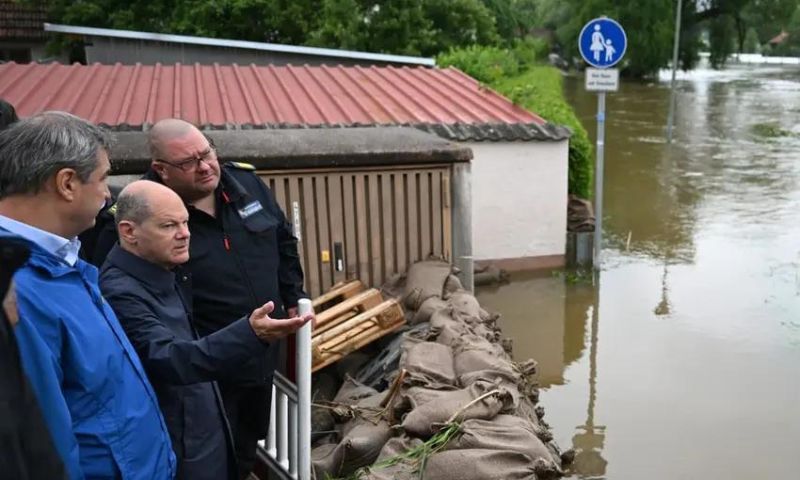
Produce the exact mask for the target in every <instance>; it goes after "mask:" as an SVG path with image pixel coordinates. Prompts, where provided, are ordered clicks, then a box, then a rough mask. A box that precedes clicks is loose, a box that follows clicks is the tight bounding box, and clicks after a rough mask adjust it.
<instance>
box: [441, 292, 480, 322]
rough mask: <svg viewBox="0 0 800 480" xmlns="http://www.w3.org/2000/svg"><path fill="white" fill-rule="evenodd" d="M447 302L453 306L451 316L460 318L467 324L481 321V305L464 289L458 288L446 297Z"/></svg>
mask: <svg viewBox="0 0 800 480" xmlns="http://www.w3.org/2000/svg"><path fill="white" fill-rule="evenodd" d="M447 302H448V303H449V304H450V305H451V306H452V307H453V318H456V319H459V320H462V321H464V322H467V323H469V324H474V323H481V322H482V321H483V318H482V317H481V311H482V310H483V309H482V308H481V305H480V304H479V303H478V300H477V299H476V298H475V297H474V296H473V295H472V294H471V293H469V292H467V291H466V290H458V291H456V292H453V293H452V294H451V295H450V297H449V298H448V299H447Z"/></svg>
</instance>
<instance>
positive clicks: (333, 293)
mask: <svg viewBox="0 0 800 480" xmlns="http://www.w3.org/2000/svg"><path fill="white" fill-rule="evenodd" d="M362 291H364V284H363V283H361V280H353V281H352V282H347V283H341V284H337V285H334V286H333V287H332V288H331V289H330V290H329V291H327V292H325V293H323V294H322V295H321V296H319V297H317V298H315V299H314V300H313V301H312V302H311V306H312V307H314V310H315V311H316V310H318V309H320V307H321V306H323V305H325V304H326V303H328V302H330V301H334V300H337V301H342V300H344V299H347V298H350V297H352V296H353V295H355V294H357V293H359V292H362ZM320 311H321V309H320Z"/></svg>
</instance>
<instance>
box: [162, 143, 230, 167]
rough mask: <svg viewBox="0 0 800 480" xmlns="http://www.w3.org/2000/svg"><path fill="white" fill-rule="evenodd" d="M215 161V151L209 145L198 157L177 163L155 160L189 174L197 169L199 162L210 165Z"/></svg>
mask: <svg viewBox="0 0 800 480" xmlns="http://www.w3.org/2000/svg"><path fill="white" fill-rule="evenodd" d="M216 159H217V151H216V150H215V149H214V147H213V146H211V145H209V147H208V149H206V150H205V151H204V152H202V153H200V154H199V155H197V156H195V157H192V158H187V159H184V160H180V161H178V162H168V161H166V160H163V159H160V158H157V159H156V161H157V162H161V163H166V164H167V165H169V166H171V167H175V168H177V169H178V170H181V171H183V172H191V171H194V170H196V169H197V167H199V166H200V162H206V163H211V162H213V161H215V160H216Z"/></svg>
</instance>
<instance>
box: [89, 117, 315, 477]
mask: <svg viewBox="0 0 800 480" xmlns="http://www.w3.org/2000/svg"><path fill="white" fill-rule="evenodd" d="M148 140H149V144H150V154H151V157H152V163H151V168H150V171H149V172H147V174H146V175H145V178H146V179H149V180H153V181H155V182H159V183H162V184H164V185H166V186H167V187H169V188H171V189H172V190H173V191H175V193H177V194H178V195H179V196H180V197H181V199H182V200H183V202H184V203H185V204H186V207H187V210H188V211H189V230H190V231H191V233H192V242H191V246H190V253H191V259H190V260H189V263H188V264H187V267H188V268H189V270H190V271H191V273H192V306H193V319H194V320H195V324H196V325H197V330H198V333H199V334H200V335H201V336H205V335H209V334H211V333H213V332H216V331H217V330H219V329H220V328H224V327H226V326H227V325H229V324H230V323H232V322H234V321H236V320H237V319H239V318H241V317H242V316H243V315H247V314H249V313H250V312H251V311H253V309H255V308H257V307H259V306H260V305H263V304H264V303H265V302H269V301H271V302H273V304H274V306H275V310H274V312H273V314H272V316H273V317H275V318H286V317H287V316H288V317H295V316H296V315H297V300H298V299H299V298H301V297H305V296H306V294H305V293H304V292H303V272H302V268H301V266H300V259H299V256H298V253H297V239H296V238H295V236H294V234H293V232H292V227H291V225H290V224H289V223H288V222H287V221H286V217H285V215H284V213H283V212H282V211H281V209H280V207H279V205H278V203H277V202H276V201H275V198H274V196H273V194H272V192H271V191H270V190H269V189H268V188H267V187H266V185H265V184H264V182H263V181H262V180H261V179H260V178H259V177H258V176H257V175H256V174H255V172H254V171H253V170H254V169H253V167H252V166H249V165H244V164H237V163H230V162H229V163H222V162H221V161H220V159H219V158H218V157H217V151H216V149H215V148H214V145H213V144H211V143H210V142H209V139H208V138H206V137H205V136H204V135H203V134H202V133H201V132H200V131H199V130H198V129H197V128H195V127H194V126H193V125H191V124H189V123H187V122H184V121H183V120H178V119H166V120H161V121H159V122H157V123H156V124H155V125H154V126H153V128H151V129H150V131H149V132H148ZM112 210H113V207H112ZM114 236H115V231H114V229H113V227H112V228H105V229H104V230H103V231H102V232H101V234H100V237H99V238H98V241H97V244H98V247H97V250H96V251H95V253H94V255H93V261H94V262H95V263H101V262H102V260H101V258H104V254H105V252H104V251H103V250H105V251H108V248H110V245H113V237H114ZM109 237H111V241H109ZM277 360H278V348H277V344H276V343H275V342H271V343H270V347H269V349H268V351H267V352H266V353H265V354H264V355H262V356H261V357H260V358H258V359H253V361H251V362H248V363H247V364H246V365H245V366H243V367H242V368H240V369H239V371H238V372H237V374H236V375H235V376H232V377H230V378H228V379H226V380H225V381H220V383H219V386H220V390H221V393H222V397H223V400H224V402H225V410H226V413H227V415H228V419H229V421H230V424H231V430H232V431H233V435H234V440H235V445H236V457H237V460H238V464H239V474H240V475H239V476H240V478H245V477H246V476H247V474H248V473H249V472H250V471H251V470H252V467H253V464H254V463H255V457H256V447H257V441H258V440H259V439H262V438H264V437H265V436H266V432H267V424H268V422H269V405H270V395H271V392H272V390H271V389H272V373H273V371H274V370H275V367H276V363H277Z"/></svg>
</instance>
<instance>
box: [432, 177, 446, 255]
mask: <svg viewBox="0 0 800 480" xmlns="http://www.w3.org/2000/svg"><path fill="white" fill-rule="evenodd" d="M443 208H444V205H442V176H441V174H440V173H439V172H436V171H434V172H432V173H431V215H432V220H433V223H432V224H433V231H432V232H431V234H432V237H433V254H434V255H436V256H443V255H444V252H443V251H442V209H443Z"/></svg>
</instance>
